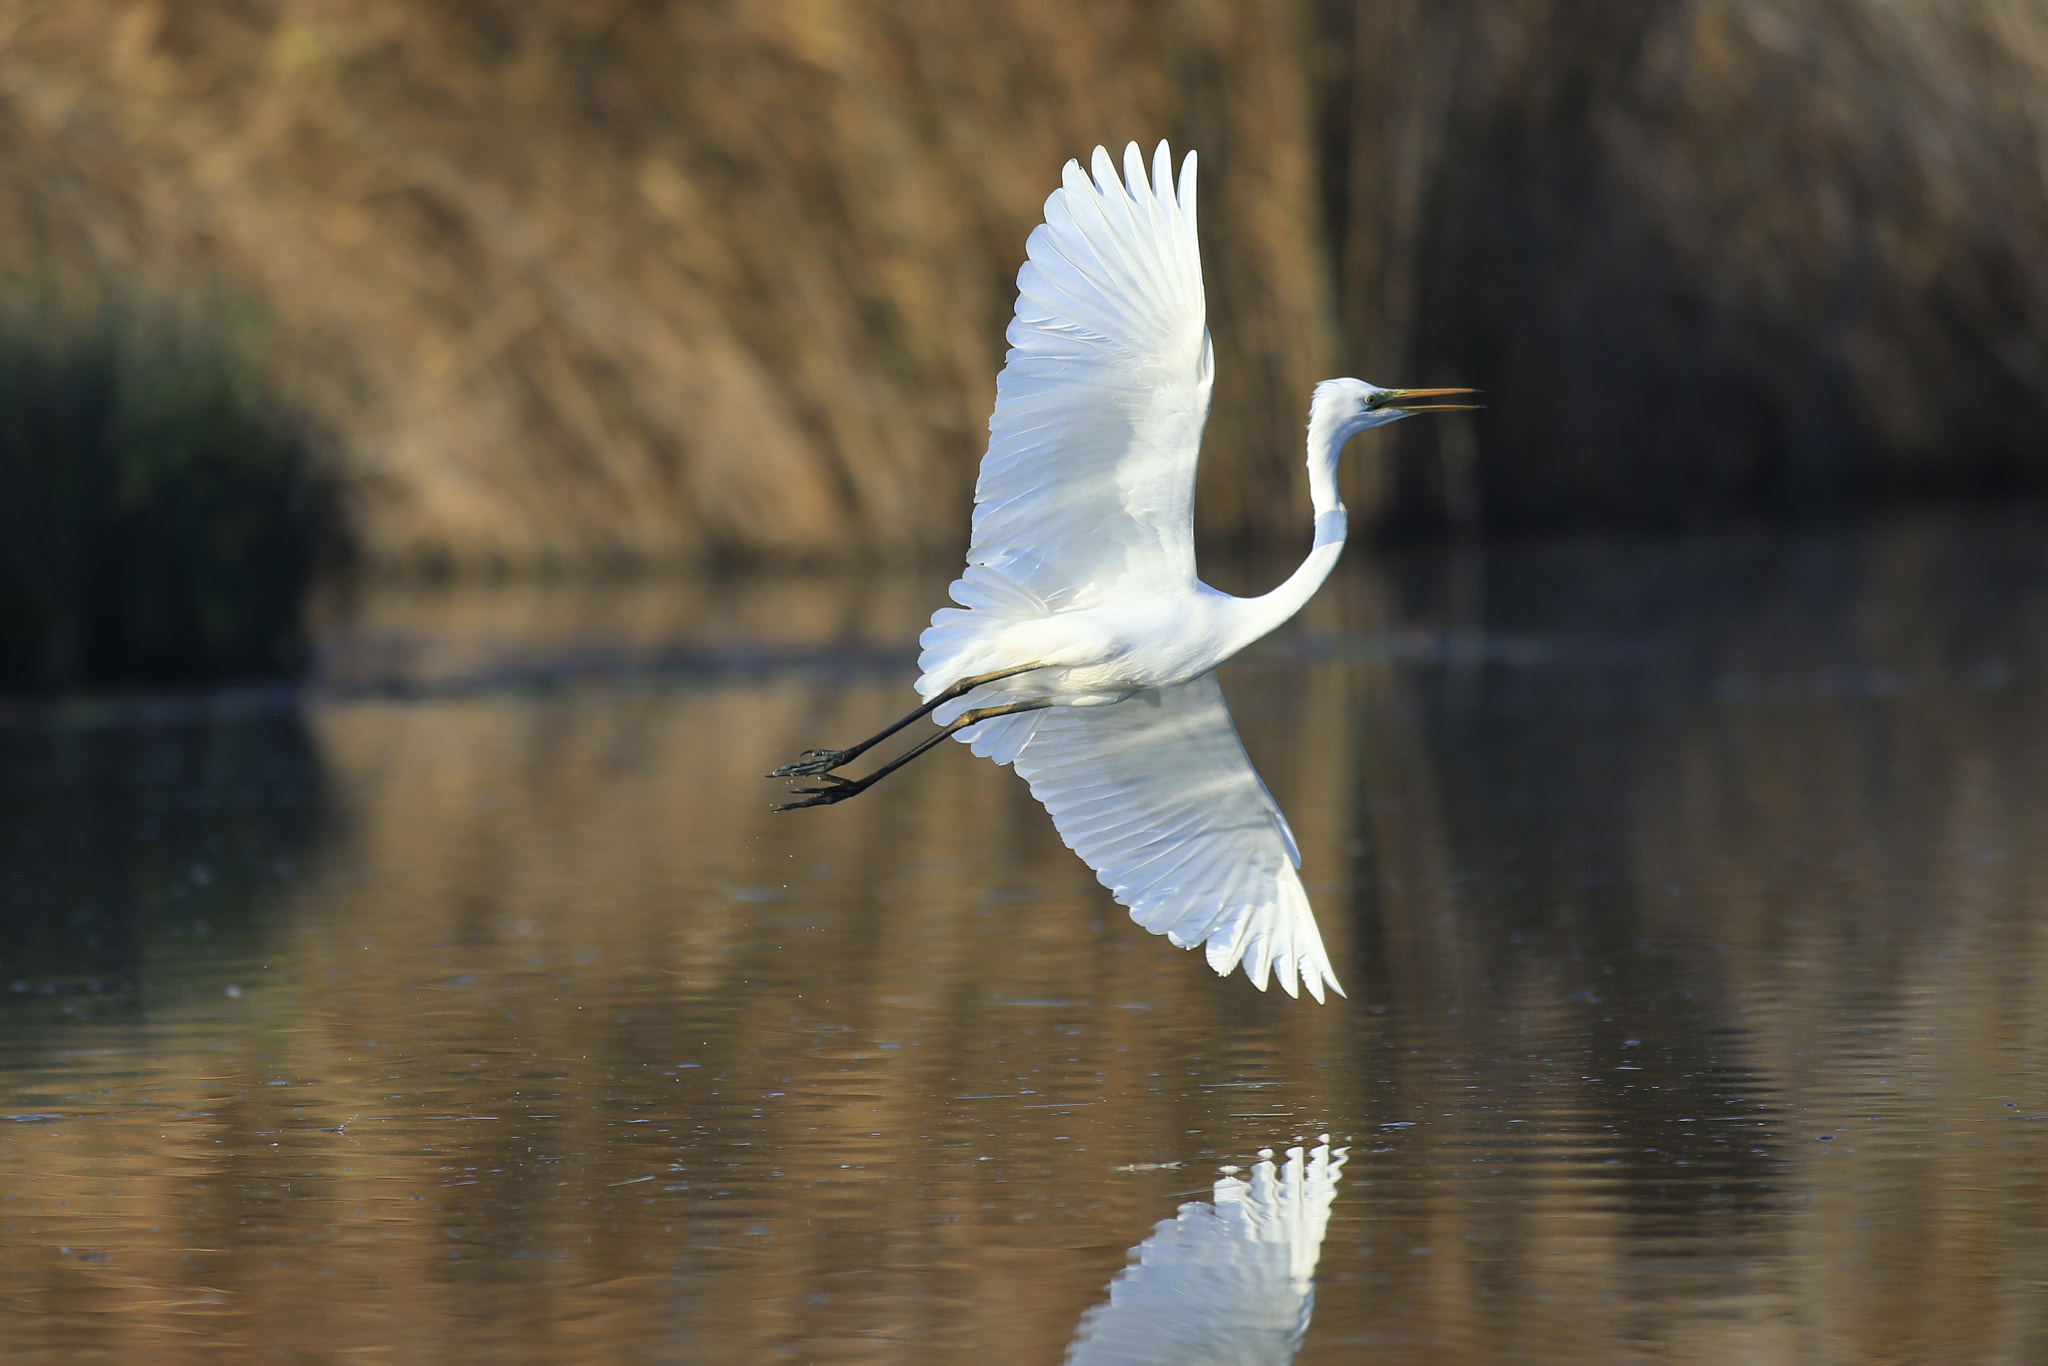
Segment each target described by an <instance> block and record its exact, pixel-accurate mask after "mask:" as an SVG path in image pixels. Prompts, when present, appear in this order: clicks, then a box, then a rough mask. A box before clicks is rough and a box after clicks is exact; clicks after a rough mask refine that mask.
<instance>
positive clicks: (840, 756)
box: [768, 664, 1039, 778]
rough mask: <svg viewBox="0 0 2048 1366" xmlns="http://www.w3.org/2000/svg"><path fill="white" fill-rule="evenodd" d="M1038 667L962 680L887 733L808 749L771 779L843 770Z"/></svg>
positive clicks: (808, 776) (1000, 671)
mask: <svg viewBox="0 0 2048 1366" xmlns="http://www.w3.org/2000/svg"><path fill="white" fill-rule="evenodd" d="M1037 667H1039V666H1038V665H1036V664H1025V665H1023V666H1021V667H1019V668H1015V669H999V670H997V671H996V672H995V673H992V674H977V675H976V676H975V677H973V678H963V679H961V680H960V681H959V682H958V683H955V684H953V685H952V686H951V687H949V688H947V689H946V690H945V691H943V692H941V693H939V694H938V695H937V696H935V697H934V698H932V700H931V701H929V702H927V703H925V704H924V705H923V706H921V707H919V708H918V709H917V710H916V711H914V712H912V713H910V715H908V716H906V717H904V718H903V719H902V720H901V721H898V722H897V723H896V724H895V725H893V726H890V727H889V728H887V729H886V730H879V731H876V732H875V733H874V734H873V735H870V736H869V737H868V738H867V739H865V740H863V741H861V742H860V743H859V744H857V745H855V746H854V747H853V748H851V749H807V750H805V751H804V752H803V753H802V754H800V755H798V756H797V758H796V761H795V762H794V763H788V764H784V765H783V766H782V767H781V768H778V769H776V770H775V771H774V772H773V773H771V774H769V775H768V776H769V777H771V778H810V777H815V776H816V775H818V774H820V773H829V772H831V771H832V770H833V769H835V768H844V767H845V766H846V765H848V764H850V763H852V762H853V761H854V760H855V759H858V758H860V756H861V755H863V754H865V753H867V752H868V751H869V750H871V749H873V748H874V747H875V746H876V745H879V744H880V743H882V741H884V740H886V739H888V738H889V737H890V736H892V735H894V734H895V733H896V732H897V731H899V730H902V729H903V728H904V727H905V726H907V725H909V724H910V723H911V722H912V721H921V720H923V719H924V718H925V717H927V716H930V715H931V714H932V713H933V712H935V711H937V710H938V709H939V708H940V707H943V706H945V705H946V703H948V702H951V701H952V700H953V699H954V698H956V697H965V696H966V695H967V694H968V693H971V692H973V691H974V690H975V689H976V688H978V687H980V686H981V685H982V684H984V683H993V682H995V681H996V680H997V679H999V678H1010V677H1012V676H1014V675H1016V674H1021V673H1029V672H1031V670H1033V669H1035V668H1037Z"/></svg>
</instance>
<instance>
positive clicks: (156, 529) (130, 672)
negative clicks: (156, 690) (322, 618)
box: [0, 309, 337, 692]
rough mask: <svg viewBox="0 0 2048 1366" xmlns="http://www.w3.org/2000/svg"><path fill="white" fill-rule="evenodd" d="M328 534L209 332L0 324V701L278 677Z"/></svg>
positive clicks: (22, 315)
mask: <svg viewBox="0 0 2048 1366" xmlns="http://www.w3.org/2000/svg"><path fill="white" fill-rule="evenodd" d="M336 525H337V522H336V517H335V500H334V496H333V488H332V485H331V483H330V481H329V480H328V479H326V478H325V477H324V475H323V473H322V471H321V469H320V466H319V462H318V461H317V460H316V459H315V456H314V453H313V450H312V447H311V445H310V442H309V441H308V439H307V435H306V433H305V432H304V431H303V430H300V429H297V428H295V427H294V426H293V425H292V424H290V423H288V422H286V421H285V420H283V418H282V416H281V414H280V413H279V412H278V410H277V409H276V407H275V406H274V405H273V404H272V403H271V402H270V401H269V399H268V398H267V396H266V394H265V391H264V386H263V383H262V380H261V377H260V375H259V374H258V371H257V369H256V367H255V365H254V363H253V361H252V360H251V359H250V357H249V356H248V355H247V353H246V350H245V349H244V348H242V347H239V346H237V345H236V344H235V342H234V340H233V338H232V336H231V334H230V333H229V331H228V329H227V328H226V327H225V326H224V325H217V326H214V327H210V328H201V327H198V326H195V325H193V324H191V323H189V322H182V321H178V320H175V319H172V318H169V317H167V316H166V315H164V314H162V313H160V312H149V311H142V310H102V311H101V312H100V313H99V314H98V315H97V316H96V317H94V318H92V319H91V320H89V321H86V322H82V323H79V322H72V323H65V322H63V321H61V320H57V319H55V318H53V316H52V314H51V312H50V311H49V310H33V309H27V310H17V311H15V312H13V313H12V314H11V315H8V316H6V317H4V318H0V690H6V691H14V692H22V691H49V690H57V689H65V688H75V687H81V686H94V685H108V684H124V683H156V682H192V681H201V680H207V679H218V678H225V677H236V676H261V675H274V674H278V673H284V672H289V671H291V670H294V669H296V668H297V667H299V665H300V664H301V663H302V661H303V658H304V653H305V630H304V616H305V603H306V598H307V593H308V590H309V588H310V586H311V584H312V580H313V576H314V572H315V570H316V568H317V567H318V565H319V562H320V561H321V560H322V558H323V557H324V556H325V554H327V553H328V552H329V551H330V550H331V548H332V547H333V545H334V532H335V528H336Z"/></svg>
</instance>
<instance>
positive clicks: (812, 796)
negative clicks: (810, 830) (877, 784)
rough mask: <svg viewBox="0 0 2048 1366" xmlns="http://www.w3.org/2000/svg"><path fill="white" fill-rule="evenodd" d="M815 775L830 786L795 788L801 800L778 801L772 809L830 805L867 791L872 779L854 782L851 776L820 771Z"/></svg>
mask: <svg viewBox="0 0 2048 1366" xmlns="http://www.w3.org/2000/svg"><path fill="white" fill-rule="evenodd" d="M817 776H818V777H820V778H822V779H823V780H824V781H825V782H826V783H828V784H830V786H828V787H799V788H795V789H793V791H795V792H797V793H801V794H803V797H802V800H800V801H794V802H778V803H776V805H775V806H774V808H773V809H774V810H776V811H796V810H800V809H801V808H803V807H806V806H830V805H832V803H834V802H843V801H845V800H846V799H847V798H848V797H852V796H855V795H857V794H859V793H862V792H865V791H867V790H868V784H869V783H871V782H873V781H874V779H872V778H862V779H861V780H860V781H858V782H856V781H854V780H853V779H852V778H842V777H840V776H839V775H838V774H836V773H820V774H818V775H817Z"/></svg>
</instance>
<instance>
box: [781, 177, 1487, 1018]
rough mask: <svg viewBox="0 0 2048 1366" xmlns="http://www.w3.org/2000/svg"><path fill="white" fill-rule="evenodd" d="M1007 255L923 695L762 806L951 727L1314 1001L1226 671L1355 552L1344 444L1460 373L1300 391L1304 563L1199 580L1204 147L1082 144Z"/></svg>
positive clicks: (1154, 910) (1155, 895) (1111, 869)
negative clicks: (963, 551)
mask: <svg viewBox="0 0 2048 1366" xmlns="http://www.w3.org/2000/svg"><path fill="white" fill-rule="evenodd" d="M1026 250H1027V254H1028V257H1029V259H1028V260H1026V261H1025V263H1024V267H1023V269H1021V270H1020V271H1019V272H1018V273H1017V310H1016V316H1015V318H1014V319H1013V320H1012V321H1011V323H1010V327H1009V333H1008V336H1009V342H1010V352H1009V356H1008V358H1007V359H1006V361H1005V363H1004V365H1003V371H1002V374H1001V375H999V376H998V377H997V379H996V408H995V415H994V416H993V417H991V418H990V419H989V443H988V453H987V454H986V455H985V456H983V457H982V462H981V477H980V480H979V482H978V483H977V484H976V485H975V490H974V530H973V537H972V544H971V545H970V546H969V547H968V551H967V569H966V572H964V573H963V574H962V575H961V576H960V578H959V579H958V580H956V581H955V582H954V584H953V586H952V588H951V590H950V595H951V597H952V599H953V601H954V602H956V603H958V604H960V605H959V606H958V607H957V608H954V607H948V608H941V609H940V610H939V611H937V612H935V613H934V614H933V615H932V624H931V627H930V629H928V630H926V631H925V633H924V634H923V635H922V636H921V637H920V638H919V643H920V644H921V645H922V646H923V653H922V654H920V655H919V656H918V661H917V662H918V667H919V668H920V669H921V670H922V671H923V672H922V674H921V676H920V677H919V678H918V680H917V691H918V694H919V695H920V696H921V697H923V698H924V699H925V700H924V705H923V706H921V707H919V708H917V709H916V710H915V711H913V712H911V713H910V714H909V715H908V716H906V717H904V718H903V719H902V720H901V721H898V722H896V723H895V724H894V725H892V726H890V727H888V728H887V729H885V730H883V731H881V732H879V733H878V734H876V735H873V736H871V737H869V738H868V739H866V740H863V741H862V742H861V743H859V744H857V745H854V746H853V747H852V748H850V749H837V750H807V751H805V752H804V754H803V755H802V756H801V757H800V758H798V759H797V760H796V761H795V762H794V763H789V764H785V765H783V766H782V767H781V768H778V769H776V770H775V772H774V773H773V774H771V775H769V776H771V777H776V778H790V777H807V778H817V779H819V780H820V781H819V783H818V785H816V786H813V787H799V788H797V789H795V792H796V793H797V794H799V795H798V799H797V800H795V801H790V802H785V803H783V804H781V805H779V806H777V807H776V808H775V809H776V810H777V811H788V810H793V809H796V808H798V807H807V806H824V805H828V804H830V803H833V802H839V801H844V800H845V799H846V798H848V797H851V796H854V795H856V794H858V793H860V792H864V791H866V790H867V789H868V788H869V787H870V786H872V785H873V784H874V783H875V782H876V781H877V780H878V779H880V778H883V777H885V776H887V775H888V774H890V773H893V772H895V771H896V770H897V769H898V768H901V767H902V766H903V765H904V764H906V763H909V762H910V761H911V760H912V759H914V758H916V757H917V756H918V755H920V754H922V753H924V752H925V751H926V750H928V749H930V748H931V747H932V746H933V745H935V744H937V743H938V742H939V741H940V740H941V739H943V738H945V737H946V736H948V735H951V736H954V737H955V738H957V739H959V740H962V741H964V742H966V743H968V744H971V745H972V746H973V747H974V752H975V753H976V754H979V755H983V756H986V757H988V758H991V759H994V760H995V761H996V762H997V763H999V764H1010V765H1013V766H1014V767H1015V768H1016V770H1017V772H1019V773H1020V774H1022V775H1023V776H1024V778H1025V779H1026V781H1028V782H1029V783H1030V785H1031V795H1032V796H1034V797H1036V798H1038V800H1039V801H1040V802H1043V803H1044V804H1045V808H1046V810H1047V811H1049V812H1050V813H1051V814H1052V819H1053V824H1054V826H1056V827H1057V828H1058V830H1059V833H1060V837H1061V838H1062V839H1064V840H1065V841H1066V842H1067V845H1068V846H1069V847H1070V848H1072V849H1073V850H1074V851H1075V852H1076V853H1078V854H1079V855H1080V856H1081V857H1082V858H1083V859H1084V860H1086V861H1087V863H1088V866H1089V867H1091V868H1093V869H1094V870H1095V872H1096V874H1097V876H1098V877H1099V878H1100V879H1101V880H1102V883H1103V885H1104V886H1106V887H1108V888H1109V889H1110V891H1111V892H1112V893H1113V894H1114V895H1115V897H1116V899H1117V900H1118V901H1120V902H1122V903H1123V904H1124V905H1126V906H1128V907H1130V910H1131V916H1132V918H1133V919H1135V920H1136V921H1137V922H1138V923H1139V924H1140V925H1143V926H1144V927H1145V928H1146V929H1148V930H1150V931H1152V932H1153V933H1154V934H1164V935H1165V936H1166V937H1167V938H1168V939H1169V940H1171V941H1172V942H1173V943H1174V944H1176V945H1179V946H1180V947H1182V948H1192V947H1194V946H1195V945H1197V944H1203V945H1206V946H1207V952H1208V958H1209V965H1210V966H1211V967H1213V968H1214V969H1215V970H1216V971H1217V972H1218V973H1219V974H1221V975H1225V976H1227V975H1228V974H1229V973H1230V972H1231V970H1232V969H1234V968H1235V967H1237V965H1238V964H1239V963H1240V962H1241V963H1243V965H1244V970H1245V975H1246V976H1247V977H1249V978H1250V979H1251V981H1252V984H1253V985H1254V986H1256V987H1258V988H1259V990H1261V991H1264V990H1265V989H1266V979H1267V974H1268V972H1269V970H1270V971H1271V972H1272V973H1273V974H1274V975H1276V976H1277V977H1278V978H1279V980H1280V985H1281V987H1282V988H1284V989H1285V990H1286V992H1287V994H1288V995H1290V996H1292V995H1295V994H1297V993H1296V990H1295V985H1296V982H1297V980H1300V981H1305V982H1306V983H1307V984H1308V989H1309V992H1310V994H1312V995H1313V996H1314V997H1315V998H1316V999H1317V1000H1318V1001H1320V1000H1322V999H1323V987H1324V985H1325V984H1327V985H1329V986H1330V987H1331V988H1333V989H1335V990H1336V991H1337V992H1338V993H1339V994H1340V995H1341V994H1342V992H1343V988H1342V987H1341V986H1338V984H1337V978H1336V976H1335V974H1334V973H1332V972H1331V970H1330V961H1329V957H1328V955H1327V954H1325V953H1324V951H1323V941H1322V936H1321V935H1320V934H1319V933H1318V932H1317V930H1316V922H1315V916H1314V913H1313V912H1311V911H1310V909H1309V904H1308V895H1307V893H1306V892H1304V891H1303V890H1302V886H1301V879H1300V877H1298V876H1297V875H1296V873H1295V869H1296V868H1298V867H1299V866H1300V864H1301V853H1300V851H1299V849H1297V847H1296V846H1295V842H1294V833H1293V831H1291V830H1290V829H1288V826H1287V818H1286V817H1285V816H1283V815H1281V814H1280V808H1279V807H1278V806H1277V805H1275V804H1274V802H1273V798H1272V796H1271V794H1269V793H1268V792H1267V791H1266V787H1265V784H1264V783H1262V782H1260V781H1259V775H1258V773H1257V772H1255V771H1254V770H1253V768H1252V764H1251V759H1250V758H1249V757H1248V756H1247V755H1246V754H1245V751H1244V746H1243V744H1242V743H1240V742H1239V740H1238V738H1237V731H1236V729H1235V728H1234V727H1233V726H1232V725H1231V721H1230V712H1229V710H1228V708H1227V707H1226V706H1225V704H1224V700H1223V691H1222V689H1221V688H1220V687H1219V686H1218V685H1217V682H1216V675H1215V672H1214V670H1215V668H1216V666H1217V665H1218V664H1221V663H1222V662H1223V661H1224V660H1226V659H1229V658H1230V657H1231V656H1232V655H1234V654H1236V653H1237V652H1238V651H1239V650H1242V649H1244V647H1245V646H1247V645H1249V644H1251V643H1252V642H1253V641H1255V640H1257V639H1259V638H1260V637H1261V636H1263V635H1265V634H1266V633H1267V632H1269V631H1271V630H1272V629H1273V628H1274V627H1276V626H1278V625H1280V623H1282V622H1284V621H1286V620H1287V619H1288V618H1289V617H1291V616H1293V615H1294V614H1295V613H1296V612H1298V611H1300V610H1301V607H1302V604H1304V603H1306V602H1307V601H1308V600H1309V598H1310V597H1312V596H1313V595H1314V594H1315V591H1316V589H1318V588H1319V587H1321V586H1322V583H1323V580H1324V579H1326V578H1328V577H1329V574H1330V570H1331V569H1332V568H1333V567H1334V566H1335V565H1336V563H1337V557H1338V555H1340V554H1341V553H1342V552H1343V549H1344V535H1345V528H1346V521H1345V514H1344V504H1343V503H1342V502H1341V501H1340V500H1339V499H1338V497H1337V457H1338V453H1339V452H1340V451H1342V450H1343V448H1344V443H1345V442H1346V441H1348V440H1350V439H1351V438H1352V437H1353V436H1356V435H1357V434H1358V433H1360V432H1363V431H1365V430H1367V429H1369V428H1372V427H1378V426H1383V425H1384V424H1386V423H1389V422H1392V421H1394V420H1396V419H1397V418H1402V417H1406V416H1407V415H1408V414H1410V413H1417V412H1433V411H1438V410H1441V409H1444V408H1451V407H1465V406H1467V405H1463V404H1438V403H1426V402H1423V401H1422V400H1425V399H1429V398H1436V397H1441V396H1444V395H1449V394H1466V393H1471V392H1472V391H1471V390H1469V389H1382V388H1379V387H1377V386H1375V385H1371V384H1367V383H1366V382H1364V381H1363V380H1357V379H1332V380H1325V381H1323V382H1322V383H1321V384H1318V385H1317V386H1316V388H1315V396H1314V399H1313V401H1312V403H1311V404H1310V407H1309V420H1308V487H1309V501H1310V504H1311V506H1312V507H1313V509H1314V513H1315V540H1314V544H1313V545H1312V547H1311V548H1310V550H1309V554H1308V558H1307V559H1306V560H1304V561H1302V564H1301V567H1300V568H1299V569H1297V570H1295V571H1294V573H1293V574H1292V575H1290V576H1289V577H1288V579H1287V581H1286V582H1284V583H1282V584H1281V585H1280V586H1279V587H1278V588H1275V589H1274V590H1273V591H1272V592H1270V593H1266V594H1264V595H1263V596H1260V597H1255V598H1239V597H1234V596H1232V595H1230V594H1228V593H1221V592H1218V591H1217V590H1216V589H1213V588H1211V587H1209V586H1208V585H1207V584H1205V583H1203V582H1202V581H1201V580H1199V579H1197V578H1196V577H1195V544H1194V501H1195V461H1196V458H1197V456H1198V455H1199V453H1200V448H1201V441H1202V426H1203V424H1204V423H1205V422H1206V421H1207V420H1208V416H1209V387H1210V380H1211V378H1212V375H1213V372H1214V369H1215V355H1214V352H1213V350H1212V349H1211V347H1210V345H1209V330H1208V326H1207V323H1206V321H1205V315H1206V307H1205V302H1204V299H1203V293H1202V260H1201V247H1200V244H1199V242H1198V240H1197V238H1196V234H1195V154H1194V153H1193V152H1189V153H1188V155H1187V160H1186V161H1184V162H1183V163H1182V165H1181V173H1180V183H1179V186H1178V192H1177V193H1176V188H1175V185H1174V181H1173V165H1172V161H1171V158H1170V154H1169V153H1168V151H1167V146H1166V144H1165V143H1164V142H1162V143H1160V144H1159V148H1158V150H1157V152H1156V153H1155V154H1154V155H1153V159H1152V174H1151V176H1150V178H1149V179H1148V178H1147V176H1146V174H1145V163H1144V158H1143V156H1142V155H1141V154H1140V153H1139V151H1138V146H1137V144H1136V143H1132V144H1130V146H1128V147H1127V148H1126V149H1125V151H1124V179H1123V180H1122V181H1119V180H1118V179H1117V175H1116V167H1115V165H1114V164H1113V163H1112V162H1111V161H1110V159H1109V153H1108V152H1106V151H1104V150H1103V149H1102V148H1100V147H1097V148H1096V149H1095V157H1094V179H1093V180H1092V181H1091V180H1090V179H1089V177H1088V176H1087V175H1086V174H1084V173H1083V172H1082V170H1081V167H1080V165H1079V164H1078V163H1077V162H1073V161H1069V162H1068V163H1067V165H1066V168H1065V172H1064V176H1063V179H1062V183H1061V186H1060V188H1059V189H1058V190H1055V191H1054V192H1053V194H1052V197H1051V198H1049V199H1047V200H1046V202H1045V222H1044V223H1042V224H1040V225H1039V226H1038V227H1037V228H1034V229H1033V230H1032V233H1031V238H1030V241H1029V243H1028V245H1027V248H1026ZM928 715H929V716H932V717H933V719H934V720H935V721H937V722H938V723H939V725H940V730H939V731H938V733H937V734H935V735H933V736H931V737H930V738H928V739H926V740H925V741H924V742H923V743H921V744H919V745H917V746H916V747H915V748H913V749H911V750H910V751H909V752H907V753H905V754H904V755H902V756H901V757H899V758H897V759H895V760H894V761H892V762H890V763H887V764H884V765H883V766H881V767H880V768H878V769H876V770H875V771H874V772H873V773H870V774H869V775H868V776H866V777H865V778H859V779H851V778H844V777H841V776H839V775H838V774H836V773H834V772H832V770H834V769H837V768H840V767H843V766H844V765H846V764H848V763H851V762H852V761H853V760H854V759H856V758H858V757H859V756H860V755H862V754H864V753H865V752H867V750H868V749H869V748H871V747H872V746H874V745H875V744H877V743H878V742H880V741H882V740H885V739H887V738H888V737H889V736H891V735H894V734H895V733H896V732H897V731H899V730H901V729H902V728H903V727H905V726H907V725H909V724H910V723H911V722H913V721H916V720H918V719H919V718H920V717H924V716H928Z"/></svg>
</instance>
